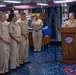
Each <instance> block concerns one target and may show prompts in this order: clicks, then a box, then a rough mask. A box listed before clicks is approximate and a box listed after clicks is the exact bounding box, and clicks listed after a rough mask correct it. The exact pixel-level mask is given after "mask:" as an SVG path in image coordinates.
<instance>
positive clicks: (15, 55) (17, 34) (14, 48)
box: [8, 14, 21, 69]
mask: <svg viewBox="0 0 76 75" xmlns="http://www.w3.org/2000/svg"><path fill="white" fill-rule="evenodd" d="M8 21H10V23H9V25H8V27H9V33H10V35H11V45H10V48H11V50H10V69H16V67H19V46H20V43H21V29H20V26H19V25H18V24H16V21H17V17H16V15H15V14H10V15H9V19H8Z"/></svg>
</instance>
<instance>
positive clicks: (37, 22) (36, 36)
mask: <svg viewBox="0 0 76 75" xmlns="http://www.w3.org/2000/svg"><path fill="white" fill-rule="evenodd" d="M35 18H36V19H34V20H33V21H32V24H31V26H32V28H33V31H32V36H33V44H34V51H40V50H41V45H42V31H41V28H42V26H43V22H42V20H41V19H39V16H38V15H36V16H35Z"/></svg>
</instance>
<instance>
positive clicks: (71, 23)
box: [62, 20, 76, 27]
mask: <svg viewBox="0 0 76 75" xmlns="http://www.w3.org/2000/svg"><path fill="white" fill-rule="evenodd" d="M62 27H76V20H74V21H71V20H67V21H65V24H64V25H63V26H62Z"/></svg>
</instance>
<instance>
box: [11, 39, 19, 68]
mask: <svg viewBox="0 0 76 75" xmlns="http://www.w3.org/2000/svg"><path fill="white" fill-rule="evenodd" d="M19 46H20V44H19V43H17V42H16V41H15V40H14V39H12V41H11V46H10V48H11V49H10V69H16V67H19Z"/></svg>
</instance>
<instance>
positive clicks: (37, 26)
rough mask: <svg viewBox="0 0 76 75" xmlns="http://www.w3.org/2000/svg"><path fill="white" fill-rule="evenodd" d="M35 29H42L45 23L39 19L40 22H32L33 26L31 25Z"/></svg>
mask: <svg viewBox="0 0 76 75" xmlns="http://www.w3.org/2000/svg"><path fill="white" fill-rule="evenodd" d="M31 26H32V27H33V28H34V29H40V28H41V27H42V26H43V22H42V20H40V19H38V20H33V21H32V25H31Z"/></svg>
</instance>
